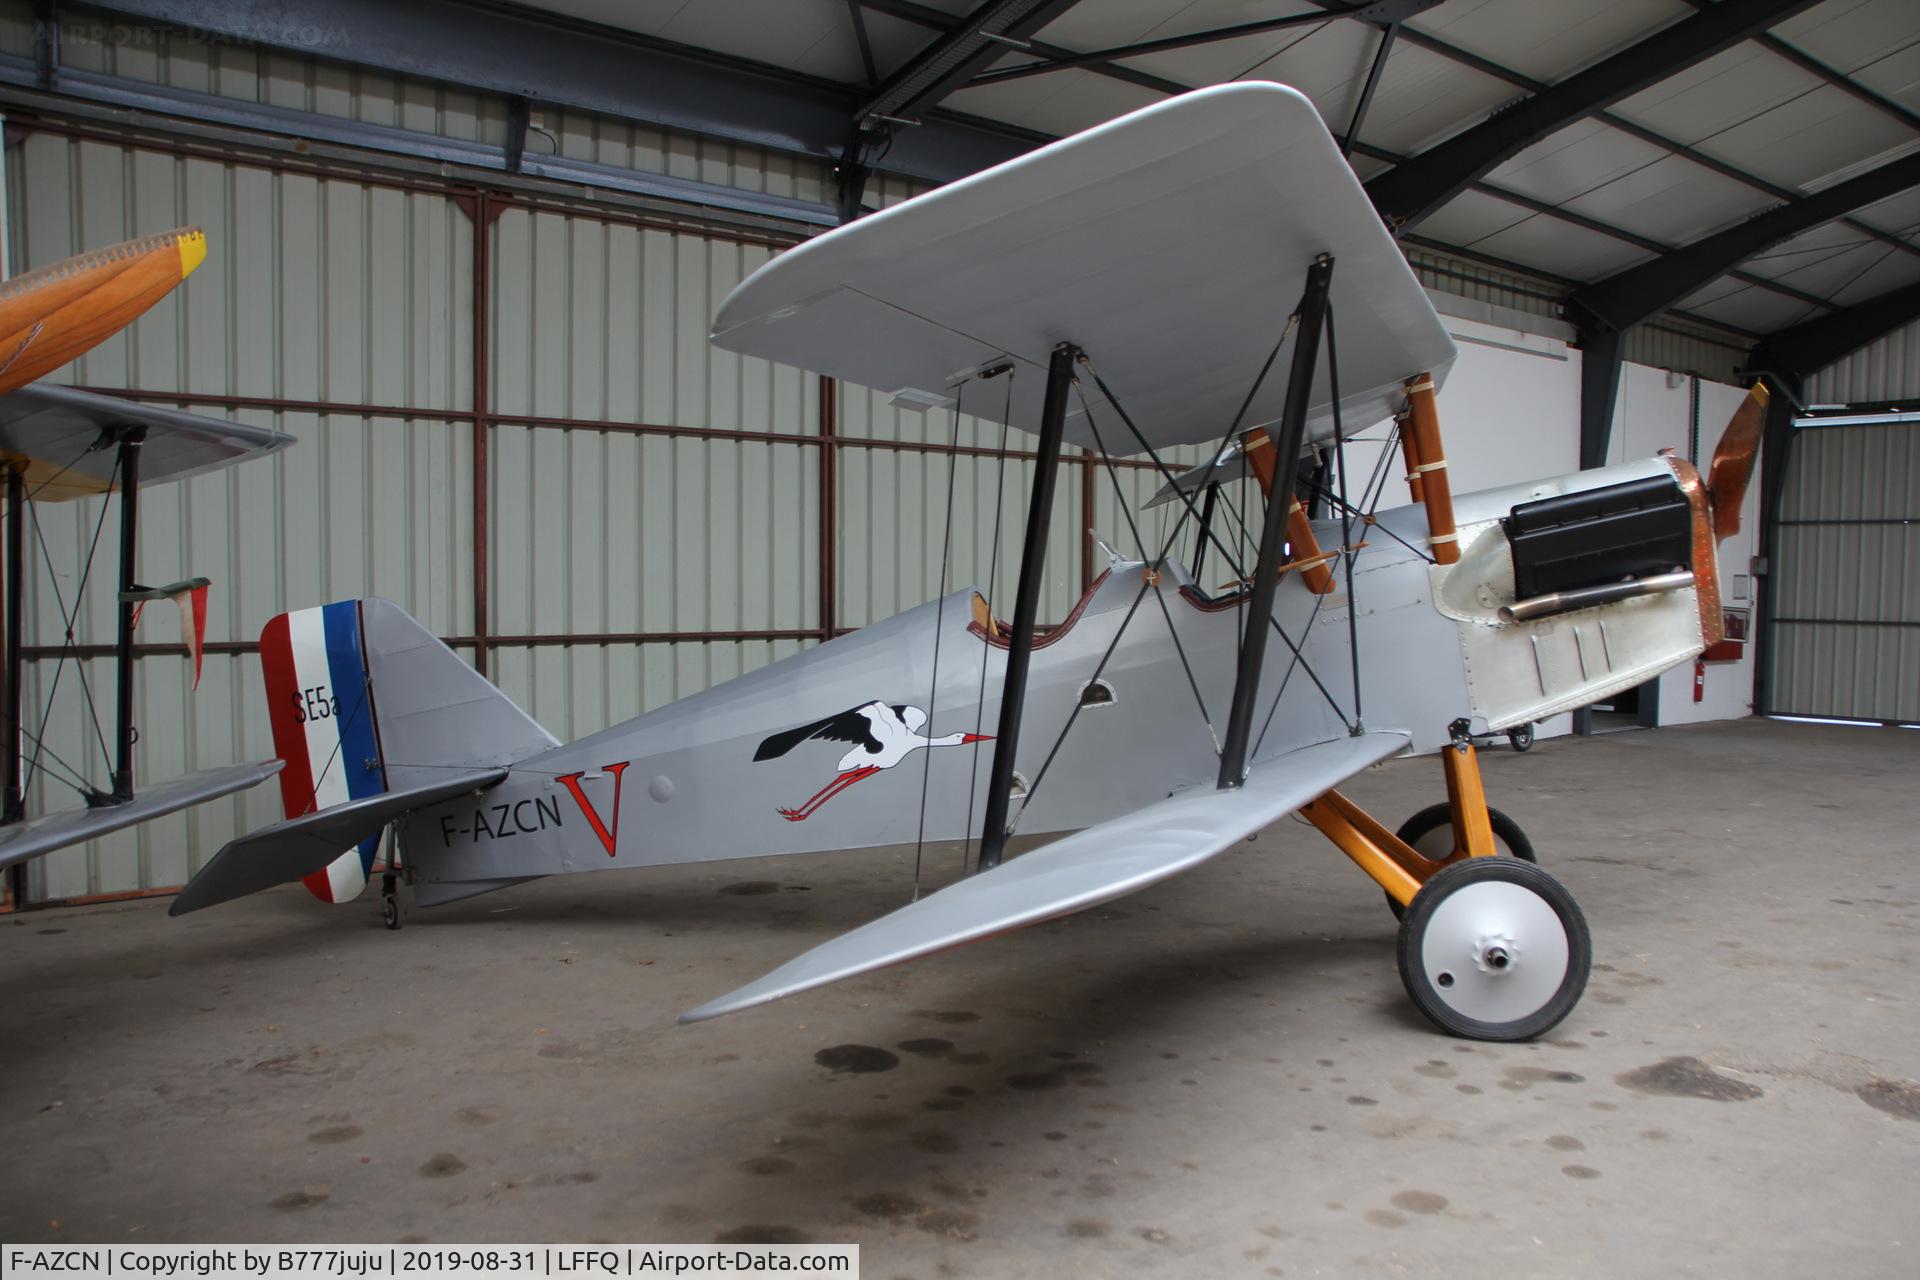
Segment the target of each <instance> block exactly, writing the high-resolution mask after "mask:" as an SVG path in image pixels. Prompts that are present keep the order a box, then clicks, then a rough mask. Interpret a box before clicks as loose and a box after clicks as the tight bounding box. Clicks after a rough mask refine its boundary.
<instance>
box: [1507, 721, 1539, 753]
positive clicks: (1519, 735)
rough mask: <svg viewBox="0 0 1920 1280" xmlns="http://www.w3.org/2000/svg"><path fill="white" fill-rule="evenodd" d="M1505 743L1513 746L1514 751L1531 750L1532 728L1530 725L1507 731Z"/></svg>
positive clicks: (1517, 726) (1515, 727) (1518, 726)
mask: <svg viewBox="0 0 1920 1280" xmlns="http://www.w3.org/2000/svg"><path fill="white" fill-rule="evenodd" d="M1507 741H1508V742H1511V743H1512V744H1513V749H1514V750H1515V751H1531V750H1533V726H1532V725H1531V724H1520V725H1515V726H1514V727H1513V728H1511V729H1509V730H1507Z"/></svg>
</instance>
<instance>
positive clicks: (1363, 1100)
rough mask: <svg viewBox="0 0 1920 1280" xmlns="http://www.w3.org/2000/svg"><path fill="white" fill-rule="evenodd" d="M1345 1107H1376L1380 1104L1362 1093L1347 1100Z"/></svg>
mask: <svg viewBox="0 0 1920 1280" xmlns="http://www.w3.org/2000/svg"><path fill="white" fill-rule="evenodd" d="M1347 1105H1348V1106H1350V1107H1377V1106H1379V1105H1380V1104H1379V1102H1378V1101H1377V1100H1376V1099H1373V1098H1369V1097H1367V1096H1366V1095H1365V1094H1364V1093H1356V1094H1354V1095H1353V1096H1352V1097H1351V1098H1348V1099H1347Z"/></svg>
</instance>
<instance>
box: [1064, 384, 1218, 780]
mask: <svg viewBox="0 0 1920 1280" xmlns="http://www.w3.org/2000/svg"><path fill="white" fill-rule="evenodd" d="M1073 387H1074V391H1075V392H1076V393H1078V394H1079V396H1080V410H1081V412H1082V413H1084V414H1085V415H1086V419H1087V429H1088V430H1090V431H1092V432H1093V442H1094V444H1095V446H1096V447H1097V448H1098V450H1099V453H1100V461H1101V462H1102V463H1103V464H1104V466H1105V469H1106V473H1107V479H1108V480H1110V481H1112V483H1113V501H1114V505H1115V506H1117V507H1119V508H1120V514H1121V515H1123V516H1125V517H1126V520H1127V527H1128V528H1129V529H1131V530H1132V531H1133V540H1134V542H1135V543H1136V544H1140V545H1141V546H1142V551H1143V552H1144V550H1145V547H1144V544H1141V543H1140V525H1139V523H1138V522H1136V521H1135V520H1134V518H1133V509H1132V508H1131V507H1129V506H1128V505H1127V497H1126V494H1125V492H1124V491H1123V490H1122V489H1121V487H1120V475H1119V473H1118V472H1117V471H1115V470H1114V466H1113V457H1112V455H1110V454H1109V453H1108V452H1107V443H1106V441H1105V440H1103V439H1102V438H1101V436H1100V428H1099V426H1098V425H1097V424H1096V423H1095V422H1094V418H1093V406H1092V405H1090V404H1088V403H1087V396H1086V392H1085V391H1083V390H1081V388H1080V383H1079V380H1078V379H1075V380H1074V384H1073ZM1168 545H1169V546H1171V545H1172V544H1171V543H1169V544H1168ZM1160 568H1161V567H1160V565H1158V564H1149V565H1146V566H1145V568H1144V569H1143V570H1142V572H1143V573H1144V574H1145V575H1146V578H1147V580H1148V581H1149V582H1150V583H1151V584H1152V585H1153V598H1154V599H1155V600H1157V601H1159V603H1160V614H1161V616H1162V617H1164V618H1165V619H1166V620H1167V634H1168V635H1169V636H1172V637H1173V651H1174V653H1176V654H1178V655H1179V657H1180V669H1181V670H1182V671H1184V672H1186V674H1187V687H1188V688H1190V689H1192V690H1193V700H1194V702H1195V703H1197V704H1198V705H1199V707H1200V719H1201V720H1202V721H1203V722H1204V723H1205V724H1206V726H1207V736H1208V737H1209V738H1210V739H1212V741H1213V753H1214V754H1215V755H1219V754H1220V735H1219V734H1217V733H1215V732H1214V728H1213V716H1212V715H1211V714H1209V713H1208V711H1207V699H1206V697H1205V696H1204V695H1203V694H1202V693H1201V692H1200V681H1199V680H1198V679H1196V678H1195V677H1194V674H1193V664H1192V663H1191V662H1189V661H1187V649H1186V646H1185V645H1183V644H1181V643H1180V629H1179V628H1178V627H1176V626H1174V625H1173V611H1172V610H1171V609H1169V608H1167V597H1166V593H1165V592H1163V591H1161V590H1160Z"/></svg>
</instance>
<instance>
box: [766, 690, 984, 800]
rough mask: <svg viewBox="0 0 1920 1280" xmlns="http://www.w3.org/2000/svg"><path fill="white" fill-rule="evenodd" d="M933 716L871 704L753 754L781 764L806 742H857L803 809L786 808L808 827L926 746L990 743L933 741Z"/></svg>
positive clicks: (965, 736)
mask: <svg viewBox="0 0 1920 1280" xmlns="http://www.w3.org/2000/svg"><path fill="white" fill-rule="evenodd" d="M926 723H927V713H926V712H925V711H922V710H921V709H920V708H919V707H910V706H907V705H906V704H905V703H899V702H896V703H891V704H889V703H885V702H878V701H876V702H865V703H862V704H861V705H859V706H857V707H849V708H848V709H847V710H845V711H842V712H841V713H840V714H839V715H834V716H828V717H827V718H826V719H824V720H815V721H814V722H813V723H812V724H803V725H801V726H799V727H798V728H794V729H787V730H784V731H782V732H780V733H776V734H774V735H773V736H772V737H770V738H768V739H767V740H766V741H764V742H762V743H761V744H760V748H759V750H757V751H755V752H754V753H753V758H754V760H755V762H758V761H761V760H778V759H779V758H780V757H781V756H784V755H786V754H787V752H789V751H791V750H793V749H794V748H795V747H797V746H799V745H800V744H801V743H803V742H809V741H812V740H814V739H816V738H817V739H819V740H820V741H822V742H851V743H852V744H853V750H851V751H849V752H847V754H846V755H844V756H842V757H840V766H839V772H838V774H837V776H835V778H834V779H833V781H831V782H829V783H828V784H827V785H826V786H824V787H822V788H820V790H818V791H816V792H814V793H813V795H812V796H811V797H809V798H808V800H807V802H806V803H805V804H803V805H801V806H800V807H799V808H797V809H781V810H780V811H779V813H780V816H781V817H783V818H785V819H786V820H787V821H788V822H804V821H806V819H807V818H809V817H810V816H812V814H813V812H814V810H816V809H818V808H819V807H820V806H821V805H823V804H825V803H826V802H827V801H829V800H831V799H833V797H835V796H837V795H839V794H840V793H841V792H842V791H845V790H846V789H847V788H848V787H850V786H852V785H853V784H854V783H856V782H860V781H863V780H864V779H867V778H871V777H872V776H873V775H874V774H876V773H879V772H880V771H881V770H882V769H891V768H893V766H895V765H897V764H899V763H900V762H901V761H902V760H905V759H906V758H907V757H908V756H909V755H912V754H913V753H914V752H915V751H917V750H919V749H920V748H921V747H957V746H961V745H963V744H965V743H968V742H990V741H992V738H993V735H992V734H986V733H950V734H948V735H947V736H946V737H944V738H929V737H927V736H926V735H925V734H923V733H921V732H920V729H921V727H922V726H923V725H925V724H926Z"/></svg>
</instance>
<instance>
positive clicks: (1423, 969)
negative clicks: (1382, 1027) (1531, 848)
mask: <svg viewBox="0 0 1920 1280" xmlns="http://www.w3.org/2000/svg"><path fill="white" fill-rule="evenodd" d="M1399 961H1400V980H1401V981H1402V982H1404V983H1405V984H1406V987H1407V995H1408V996H1409V997H1411V998H1412V1000H1413V1003H1414V1006H1415V1007H1416V1008H1418V1009H1419V1010H1420V1012H1422V1013H1424V1014H1426V1015H1427V1017H1429V1018H1431V1019H1432V1020H1433V1022H1434V1023H1435V1025H1437V1026H1438V1027H1439V1028H1440V1029H1441V1030H1442V1031H1446V1032H1449V1033H1451V1034H1453V1035H1456V1036H1463V1037H1465V1038H1467V1039H1469V1040H1531V1039H1533V1038H1534V1037H1535V1036H1538V1035H1541V1034H1543V1033H1545V1032H1546V1031H1548V1030H1551V1029H1552V1028H1553V1027H1554V1026H1556V1025H1557V1024H1558V1023H1559V1022H1560V1020H1561V1019H1562V1018H1564V1017H1566V1016H1567V1014H1568V1013H1570V1012H1571V1011H1572V1009H1573V1006H1574V1005H1576V1004H1578V1003H1579V1001H1580V994H1581V992H1583V991H1585V990H1586V988H1587V975H1588V973H1589V971H1590V970H1591V969H1592V967H1593V941H1592V939H1591V938H1590V937H1589V936H1588V933H1587V920H1586V917H1585V916H1583V915H1581V914H1580V907H1579V905H1578V904H1577V903H1575V902H1574V900H1573V895H1572V894H1570V893H1568V892H1567V890H1566V888H1565V887H1564V886H1563V885H1561V883H1560V882H1559V881H1558V880H1556V879H1554V878H1553V876H1552V875H1550V874H1549V873H1547V872H1545V871H1543V870H1541V869H1540V868H1539V867H1537V866H1535V865H1533V864H1532V863H1530V862H1522V861H1520V860H1519V859H1518V858H1470V859H1468V860H1467V861H1465V862H1456V863H1454V864H1453V865H1452V866H1450V867H1446V868H1443V869H1442V870H1440V871H1437V872H1435V873H1434V875H1433V876H1432V877H1431V878H1430V879H1428V881H1427V882H1426V883H1425V884H1424V885H1422V886H1421V887H1420V892H1419V894H1418V895H1417V896H1415V898H1414V900H1413V904H1412V906H1410V907H1409V908H1408V909H1407V915H1406V918H1405V919H1404V920H1402V921H1401V922H1400V945H1399Z"/></svg>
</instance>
